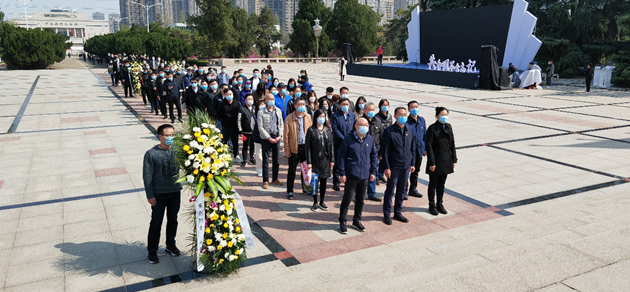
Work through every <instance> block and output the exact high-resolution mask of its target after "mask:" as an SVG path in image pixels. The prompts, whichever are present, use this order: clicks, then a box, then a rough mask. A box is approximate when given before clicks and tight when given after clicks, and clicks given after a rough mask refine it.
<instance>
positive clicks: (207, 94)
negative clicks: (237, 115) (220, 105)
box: [201, 80, 219, 117]
mask: <svg viewBox="0 0 630 292" xmlns="http://www.w3.org/2000/svg"><path fill="white" fill-rule="evenodd" d="M204 82H205V81H203V82H201V86H202V87H201V89H202V90H203V91H204V92H203V96H202V98H201V101H202V102H203V104H204V108H205V109H206V112H207V113H208V116H209V117H214V116H216V110H215V107H214V97H215V96H217V94H218V93H219V87H218V86H217V81H216V80H210V81H209V82H207V83H206V88H203V86H204Z"/></svg>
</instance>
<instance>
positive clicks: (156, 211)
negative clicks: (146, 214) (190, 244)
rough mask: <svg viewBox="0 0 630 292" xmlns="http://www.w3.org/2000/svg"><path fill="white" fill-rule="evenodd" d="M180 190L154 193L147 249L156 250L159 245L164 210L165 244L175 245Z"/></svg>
mask: <svg viewBox="0 0 630 292" xmlns="http://www.w3.org/2000/svg"><path fill="white" fill-rule="evenodd" d="M180 197H181V196H180V192H174V193H167V194H155V201H156V204H155V206H152V207H151V224H150V225H149V236H148V246H147V250H148V251H149V252H157V250H158V246H159V245H160V231H161V230H162V221H164V213H165V211H166V246H167V247H169V246H175V235H176V234H177V213H178V212H179V205H180V203H181V200H180Z"/></svg>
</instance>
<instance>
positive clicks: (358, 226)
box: [352, 221, 365, 232]
mask: <svg viewBox="0 0 630 292" xmlns="http://www.w3.org/2000/svg"><path fill="white" fill-rule="evenodd" d="M352 227H354V229H356V230H357V231H359V232H365V227H363V224H361V221H352Z"/></svg>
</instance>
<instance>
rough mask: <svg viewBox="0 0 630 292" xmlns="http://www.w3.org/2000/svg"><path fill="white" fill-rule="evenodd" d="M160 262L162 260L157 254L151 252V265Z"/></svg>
mask: <svg viewBox="0 0 630 292" xmlns="http://www.w3.org/2000/svg"><path fill="white" fill-rule="evenodd" d="M159 262H160V258H158V255H157V252H154V251H153V252H149V263H151V264H157V263H159Z"/></svg>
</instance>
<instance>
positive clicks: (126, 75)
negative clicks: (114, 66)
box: [120, 61, 134, 97]
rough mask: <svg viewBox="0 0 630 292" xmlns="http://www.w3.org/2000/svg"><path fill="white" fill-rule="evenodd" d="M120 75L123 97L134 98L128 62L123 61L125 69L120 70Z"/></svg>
mask: <svg viewBox="0 0 630 292" xmlns="http://www.w3.org/2000/svg"><path fill="white" fill-rule="evenodd" d="M120 75H121V77H122V84H123V87H124V88H125V97H134V96H133V90H132V89H131V87H132V84H131V82H132V79H131V65H130V64H129V61H125V67H123V68H122V70H121V72H120Z"/></svg>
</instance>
